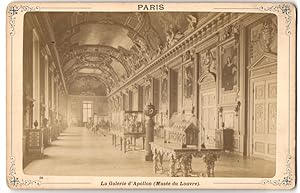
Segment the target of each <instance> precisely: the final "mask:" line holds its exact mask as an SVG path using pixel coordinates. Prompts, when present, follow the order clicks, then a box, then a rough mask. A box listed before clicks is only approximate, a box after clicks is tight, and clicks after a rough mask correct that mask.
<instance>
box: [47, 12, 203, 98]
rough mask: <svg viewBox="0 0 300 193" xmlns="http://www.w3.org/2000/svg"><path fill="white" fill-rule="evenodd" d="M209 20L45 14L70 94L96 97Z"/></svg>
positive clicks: (185, 14) (185, 15)
mask: <svg viewBox="0 0 300 193" xmlns="http://www.w3.org/2000/svg"><path fill="white" fill-rule="evenodd" d="M207 15H208V13H188V12H180V13H176V12H172V13H169V12H159V13H158V12H155V13H154V12H153V13H143V12H137V13H132V12H131V13H126V12H124V13H95V12H93V13H91V12H76V13H75V12H65V13H55V12H53V13H48V14H47V16H48V17H49V20H50V21H51V26H52V28H53V31H54V35H55V42H56V44H55V46H56V47H57V50H58V52H59V55H60V61H61V65H62V69H63V74H64V78H65V80H66V83H67V87H68V88H69V89H70V93H73V94H74V93H75V94H92V93H94V94H95V95H103V94H104V93H105V94H106V93H107V92H110V91H111V90H112V89H113V88H115V87H117V86H120V84H122V83H123V82H125V81H126V80H127V79H128V78H130V77H131V76H132V75H134V74H135V73H136V72H137V71H138V70H140V69H141V68H142V67H145V66H146V65H148V64H149V63H151V61H152V60H154V59H155V58H157V57H159V55H160V54H162V53H164V52H165V51H167V50H168V49H170V48H171V47H172V46H174V45H175V44H176V43H178V42H179V41H180V40H181V39H182V38H184V36H186V35H187V34H189V33H191V32H192V31H193V30H194V29H196V28H197V27H199V26H200V25H201V24H203V23H204V21H203V19H205V18H207ZM99 89H100V90H103V92H102V91H101V92H100V91H99ZM80 90H81V91H82V92H80Z"/></svg>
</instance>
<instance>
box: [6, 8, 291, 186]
mask: <svg viewBox="0 0 300 193" xmlns="http://www.w3.org/2000/svg"><path fill="white" fill-rule="evenodd" d="M53 5H55V4H50V3H48V4H47V3H46V4H45V5H39V6H41V7H40V8H38V7H35V6H34V5H33V6H32V5H31V7H27V8H24V7H23V8H22V6H19V5H18V4H17V5H16V6H15V7H14V6H12V7H11V9H8V12H9V14H11V15H10V16H11V17H13V16H14V14H18V13H21V12H22V14H23V25H21V23H20V24H17V25H18V26H19V27H18V28H17V27H16V29H15V30H12V31H11V32H12V33H13V35H12V34H11V37H12V36H15V35H17V33H18V36H21V35H22V37H21V38H20V39H19V40H20V41H15V42H14V43H12V45H14V48H11V52H13V51H15V50H19V52H18V53H19V54H20V55H21V56H20V57H18V58H20V59H19V60H18V61H19V63H18V64H17V67H15V68H13V67H12V68H11V70H9V71H13V69H16V68H18V71H20V72H19V73H18V74H19V75H17V76H16V75H14V78H13V73H11V79H12V80H14V79H17V83H11V84H12V85H13V84H18V86H17V89H16V88H15V89H14V88H12V86H11V96H12V97H11V103H13V102H14V100H17V99H16V98H20V99H21V100H18V102H15V104H16V103H17V104H19V106H18V108H19V109H17V111H18V112H20V113H19V114H18V120H19V121H17V122H18V123H16V121H11V125H10V127H12V128H14V129H13V130H12V131H11V132H10V133H9V135H10V137H11V141H13V140H14V141H17V140H18V141H19V142H18V145H13V143H12V144H11V146H10V147H11V148H12V149H13V148H18V150H17V151H15V152H17V153H18V156H16V157H8V159H9V161H8V162H9V163H10V164H13V165H14V166H15V165H18V167H19V166H21V170H20V171H21V172H22V173H23V175H25V176H37V177H38V179H37V180H36V181H32V180H29V182H28V184H30V185H34V186H39V185H41V184H43V182H41V181H43V179H44V180H46V178H47V179H50V178H51V177H67V178H68V176H69V177H76V176H77V177H78V176H85V177H87V178H86V179H88V176H91V177H93V176H97V177H99V178H100V179H101V177H121V178H122V177H124V178H122V179H123V180H124V179H126V177H143V179H147V178H149V179H150V178H151V177H155V178H156V179H162V180H163V179H165V178H167V179H170V178H173V179H185V180H188V179H193V180H195V179H201V180H203V179H204V180H207V179H208V180H209V179H229V181H230V179H234V178H238V179H243V178H244V179H247V180H249V179H250V180H251V179H258V178H261V179H263V178H266V179H268V178H271V179H272V178H273V177H274V176H276V175H278V171H279V170H278V168H284V167H285V166H284V165H285V164H286V163H283V162H285V161H283V160H279V159H278V157H280V156H282V157H284V160H286V155H284V154H282V152H284V151H282V150H280V149H278V148H279V147H282V145H281V143H283V142H280V143H279V140H278V139H280V136H282V137H283V135H282V133H285V134H286V133H287V132H289V137H290V136H291V134H290V132H292V133H293V134H292V135H294V132H295V130H292V131H287V130H286V131H284V130H281V129H282V128H278V127H279V124H278V122H279V119H280V117H279V116H280V115H281V114H278V111H279V108H281V107H279V106H278V103H279V101H281V100H282V98H280V97H279V96H278V95H279V94H280V92H282V91H280V90H279V88H281V89H283V87H284V86H283V84H281V85H279V82H280V81H282V80H281V79H282V78H283V77H282V74H281V73H280V69H281V70H282V69H283V67H282V68H279V66H280V65H283V64H282V61H280V60H279V58H282V56H280V54H279V50H280V49H279V43H280V42H279V41H280V37H281V36H288V35H282V34H284V33H285V32H284V31H285V30H286V29H283V27H282V29H280V28H279V23H280V22H282V21H281V20H280V18H279V16H278V15H277V14H274V13H270V12H268V11H270V9H269V10H268V9H265V10H267V11H256V12H255V11H254V12H251V11H250V12H247V11H245V10H244V11H238V12H237V11H234V9H233V10H231V9H228V10H227V11H225V12H224V11H222V10H221V8H219V9H220V10H218V9H213V11H212V10H210V11H205V10H203V11H202V10H201V11H195V10H194V9H191V10H185V11H176V10H171V9H170V10H169V11H168V9H166V10H162V9H163V8H165V7H167V4H166V5H164V4H161V5H157V6H155V7H152V6H149V7H147V5H138V6H134V7H136V10H127V11H126V8H124V9H125V10H120V11H112V10H110V11H105V10H103V9H102V10H100V11H99V10H97V9H96V10H93V11H90V10H88V9H86V10H85V9H84V7H83V8H82V9H79V10H77V11H76V8H74V9H68V10H64V9H59V6H57V7H55V6H53ZM56 5H57V4H56ZM92 5H93V4H91V5H89V6H92ZM133 5H136V4H133ZM251 5H252V6H253V4H251ZM42 6H46V7H47V8H45V9H44V10H42ZM51 6H52V7H51ZM97 6H101V5H99V4H98V5H97ZM190 6H191V5H190ZM206 6H207V5H206ZM227 6H228V4H227ZM235 6H236V5H235ZM286 6H287V7H286V8H287V9H288V10H289V11H290V12H291V10H293V11H294V9H293V7H289V6H290V5H286ZM246 7H247V6H246ZM248 7H249V6H248ZM239 8H240V7H239ZM283 8H284V7H280V9H278V10H280V13H281V11H282V10H283ZM47 9H48V10H47ZM154 9H156V10H154ZM157 9H159V11H157ZM258 9H259V8H258ZM148 10H152V11H148ZM260 10H264V9H262V8H261V7H260ZM275 10H276V9H275ZM14 11H16V13H14ZM271 11H272V10H271ZM290 12H289V14H291V13H290ZM293 14H294V13H293ZM290 16H291V15H290ZM281 17H283V16H282V15H281ZM293 17H294V16H293ZM293 19H294V18H293ZM14 21H15V20H14ZM293 22H294V20H293ZM293 25H295V24H293ZM293 27H294V26H293ZM17 29H18V31H17ZM10 30H11V28H10ZM293 30H294V28H293ZM11 40H12V38H11ZM19 45H22V46H23V47H21V46H19ZM282 48H283V47H282ZM286 51H287V49H286ZM286 54H287V53H286ZM288 54H290V53H288ZM288 54H287V55H288ZM279 56H280V57H279ZM11 60H13V59H11ZM279 61H280V62H279ZM286 66H293V68H294V66H295V64H286ZM279 76H281V77H280V78H281V79H279ZM293 78H294V77H291V78H290V79H291V81H293ZM285 81H287V80H285ZM286 85H287V84H286ZM289 85H290V86H292V85H291V83H289ZM14 91H16V92H18V94H16V93H14ZM282 94H283V93H282ZM287 94H288V96H287V95H286V96H285V97H289V96H290V95H292V91H291V90H290V92H289V93H287ZM14 96H18V97H15V99H13V97H14ZM279 98H280V100H279ZM11 105H12V104H11ZM12 106H13V105H12ZM12 106H11V108H13V107H12ZM291 108H293V107H291ZM280 111H281V113H282V112H283V111H284V110H280ZM284 112H287V111H284ZM11 116H12V117H17V115H15V114H11ZM291 119H292V120H291ZM291 119H289V120H287V122H289V124H290V122H291V121H295V120H293V118H291ZM284 120H285V119H284ZM287 122H285V123H284V124H286V123H287ZM13 124H15V125H17V124H18V125H22V127H20V128H19V126H18V128H16V127H17V126H12V125H13ZM280 125H281V126H280V127H284V125H283V124H280ZM290 127H292V128H293V129H295V128H294V126H291V125H290ZM13 131H15V132H14V133H18V134H14V135H18V137H12V136H13V134H12V133H13ZM284 136H285V135H284ZM289 139H290V138H289ZM284 141H288V140H287V139H284ZM16 143H17V142H16ZM287 143H288V142H287ZM284 146H285V147H287V148H288V150H290V149H292V151H294V148H295V147H294V146H290V145H289V146H288V145H286V144H284ZM282 148H283V147H282ZM280 152H281V153H280ZM291 155H293V153H291ZM293 156H295V155H293ZM288 159H289V160H288V163H289V164H291V163H290V161H291V160H294V159H295V157H293V158H291V157H288ZM17 163H18V164H17ZM291 167H292V168H293V169H294V165H293V166H291ZM13 169H14V168H13ZM13 169H12V167H10V171H12V170H13ZM283 170H284V169H283ZM13 171H14V170H13ZM280 171H281V170H280ZM288 171H289V172H291V171H290V170H288ZM293 172H295V171H293ZM10 174H11V173H10ZM15 174H16V172H15ZM293 175H294V173H289V175H287V179H286V178H284V180H285V181H284V180H279V182H277V183H278V184H280V183H287V185H291V184H292V183H293V182H292V181H294V176H293ZM10 176H11V177H15V176H16V175H10ZM292 176H293V177H292ZM145 177H147V178H145ZM99 178H98V185H97V186H99V183H100V185H103V187H106V188H107V186H109V185H114V184H115V185H116V186H123V184H122V183H123V182H121V181H120V182H117V181H114V180H112V181H107V182H101V180H99ZM13 179H14V180H16V179H15V178H13ZM59 179H61V178H59ZM125 181H126V180H125ZM13 183H14V182H13ZM17 183H19V184H23V185H24V184H26V180H25V181H24V180H23V181H22V180H19V179H17ZM105 183H106V184H105ZM124 183H125V182H124ZM136 183H138V182H136ZM149 183H150V182H147V181H145V182H143V183H141V184H140V185H141V186H142V185H145V186H144V187H147V185H153V184H149ZM181 183H184V182H180V184H181ZM198 183H199V182H198ZM219 183H220V184H221V182H219ZM259 183H260V182H258V184H259ZM275 183H276V182H275ZM28 184H27V185H28ZM45 184H47V183H45ZM49 184H51V183H49ZM49 184H48V185H49ZM54 184H55V183H54ZM245 184H246V183H245ZM262 184H273V182H272V181H268V180H266V181H263V182H262ZM14 185H15V184H14ZM126 185H128V184H126ZM129 185H130V184H129ZM124 186H125V185H124ZM158 188H159V186H158ZM183 188H190V187H186V186H184V185H183ZM194 188H201V187H199V186H198V187H197V186H195V187H194ZM281 188H282V187H281Z"/></svg>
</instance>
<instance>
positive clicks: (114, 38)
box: [71, 24, 133, 50]
mask: <svg viewBox="0 0 300 193" xmlns="http://www.w3.org/2000/svg"><path fill="white" fill-rule="evenodd" d="M127 34H128V30H127V29H125V28H123V27H121V26H118V25H110V24H84V25H81V26H80V30H79V32H78V33H77V34H75V35H74V36H73V37H72V38H71V43H72V44H74V43H79V45H104V46H111V47H113V48H116V49H117V48H118V47H119V46H121V47H123V48H125V49H127V50H130V48H131V47H132V46H133V42H132V40H131V39H130V38H129V37H128V35H127Z"/></svg>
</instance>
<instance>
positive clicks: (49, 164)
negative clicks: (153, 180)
mask: <svg viewBox="0 0 300 193" xmlns="http://www.w3.org/2000/svg"><path fill="white" fill-rule="evenodd" d="M141 141H142V140H141V139H140V140H138V141H137V145H140V144H141ZM138 148H140V149H138ZM138 148H137V150H136V151H129V152H126V153H123V152H121V151H120V150H119V147H117V148H116V147H114V146H113V145H112V141H111V136H110V135H108V136H107V135H106V136H104V135H94V134H93V133H91V132H89V131H88V130H87V129H86V128H80V127H72V128H68V129H67V130H66V131H65V132H63V133H62V134H61V135H60V137H59V138H58V140H56V141H54V142H53V143H52V145H51V146H50V147H48V148H46V149H45V152H44V153H45V156H44V157H43V158H42V159H39V160H35V161H32V162H31V163H29V164H28V165H27V166H26V168H25V169H24V172H25V174H31V175H64V176H74V175H78V176H79V175H80V176H154V174H153V170H152V162H146V161H144V151H143V150H142V149H141V146H140V147H138ZM165 164H166V165H167V164H168V163H165ZM192 164H193V165H192V166H193V170H194V171H196V172H198V173H199V174H201V173H205V166H204V163H203V161H202V159H193V163H192ZM274 173H275V163H274V162H271V161H267V160H261V159H252V158H244V157H242V156H239V155H236V154H229V153H224V154H223V155H222V156H221V158H220V160H219V161H217V162H216V167H215V176H216V177H272V176H274ZM156 176H166V174H156Z"/></svg>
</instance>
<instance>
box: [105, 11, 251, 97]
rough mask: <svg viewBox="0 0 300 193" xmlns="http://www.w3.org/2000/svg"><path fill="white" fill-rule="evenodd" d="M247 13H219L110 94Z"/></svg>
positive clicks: (165, 63) (205, 39)
mask: <svg viewBox="0 0 300 193" xmlns="http://www.w3.org/2000/svg"><path fill="white" fill-rule="evenodd" d="M245 16H247V14H246V13H245V14H238V13H227V12H225V13H219V14H217V15H216V16H215V17H213V18H212V19H211V20H210V21H208V22H206V23H204V24H203V25H202V26H201V27H200V28H198V29H196V30H195V31H194V32H193V33H190V34H189V35H187V36H186V37H184V38H183V39H182V40H180V41H179V42H178V43H177V44H175V45H174V46H173V47H171V48H170V49H169V50H167V51H166V52H165V53H163V54H162V55H160V56H159V57H158V58H156V59H154V60H152V61H151V62H150V63H149V64H148V65H147V66H146V67H144V68H142V69H141V70H140V71H138V72H137V73H136V74H135V75H134V76H132V77H130V78H129V79H128V80H127V81H126V82H125V83H124V84H122V85H121V86H119V87H118V88H115V89H114V90H113V91H112V92H111V93H110V94H109V96H110V95H113V94H114V93H115V92H117V91H118V90H120V89H123V88H124V87H126V86H127V85H130V84H132V83H134V82H136V81H138V80H139V79H141V78H142V77H143V76H145V75H146V74H149V72H150V71H153V70H155V69H158V68H160V67H161V66H162V65H167V64H168V63H169V62H170V61H172V60H174V59H175V58H177V57H179V56H181V55H182V54H184V53H185V52H186V51H187V50H188V49H191V48H194V47H196V46H198V45H199V44H201V43H203V42H205V41H207V40H208V39H209V38H211V37H213V36H215V34H216V33H217V32H218V31H220V30H222V29H223V28H224V27H226V26H227V25H230V24H232V23H235V22H236V21H238V20H240V19H242V18H244V17H245Z"/></svg>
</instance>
